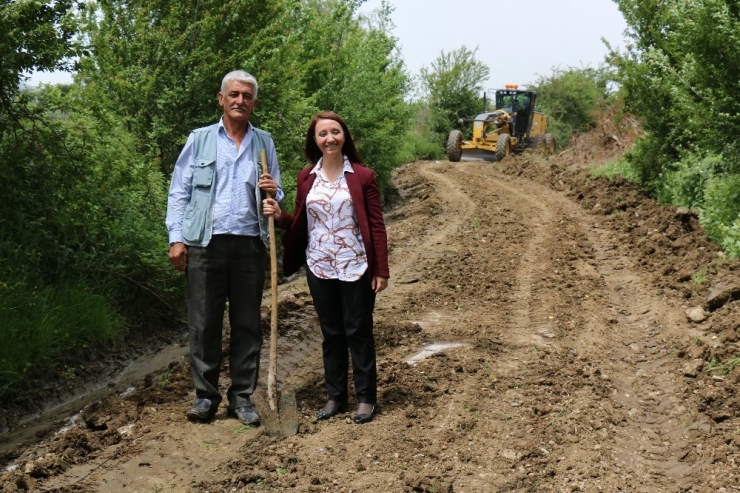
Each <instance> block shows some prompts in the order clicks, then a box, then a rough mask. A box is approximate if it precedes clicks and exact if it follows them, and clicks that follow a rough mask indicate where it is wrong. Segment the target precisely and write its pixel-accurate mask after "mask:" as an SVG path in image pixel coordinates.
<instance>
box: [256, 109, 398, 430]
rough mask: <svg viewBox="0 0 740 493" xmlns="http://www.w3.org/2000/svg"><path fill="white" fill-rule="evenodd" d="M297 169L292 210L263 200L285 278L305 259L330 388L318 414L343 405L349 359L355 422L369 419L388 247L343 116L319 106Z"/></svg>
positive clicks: (371, 180)
mask: <svg viewBox="0 0 740 493" xmlns="http://www.w3.org/2000/svg"><path fill="white" fill-rule="evenodd" d="M305 154H306V157H307V158H308V160H309V161H310V162H311V165H310V166H309V167H307V168H305V169H303V170H302V171H301V172H300V173H298V179H297V190H296V202H295V215H291V214H288V213H287V212H285V211H281V210H280V206H279V205H278V203H277V202H276V201H274V200H272V199H266V200H265V201H264V204H263V206H264V213H265V215H272V216H273V218H274V220H275V222H276V224H277V225H278V227H280V228H283V229H287V230H288V231H287V233H286V234H285V235H284V236H283V247H284V256H283V270H284V273H285V275H286V276H289V275H291V274H293V273H295V272H296V271H297V270H298V269H299V268H300V267H301V266H302V265H306V267H307V268H306V278H307V280H308V287H309V290H310V291H311V296H312V297H313V301H314V306H315V307H316V313H317V314H318V317H319V323H320V325H321V332H322V334H323V336H324V342H323V355H324V374H325V379H326V390H327V392H328V394H329V397H328V400H327V402H326V405H325V406H324V408H323V409H322V410H321V411H319V413H318V414H317V417H318V419H329V418H331V417H332V416H334V415H336V414H338V413H340V412H346V411H347V401H348V387H347V380H348V373H349V364H348V356H347V349H348V348H349V352H350V353H351V354H352V371H353V375H354V382H355V390H356V393H357V402H358V406H357V412H356V413H355V416H354V421H355V423H358V424H360V423H367V422H369V421H371V420H372V419H373V416H374V414H375V411H376V402H377V371H376V365H375V340H374V338H373V308H374V306H375V295H376V294H377V293H380V292H381V291H383V290H384V289H385V288H386V287H387V286H388V277H389V271H388V245H387V239H386V232H385V223H384V222H383V209H382V207H381V204H380V190H379V189H378V183H377V180H376V178H375V173H374V172H373V171H372V170H371V169H369V168H367V167H365V164H364V162H363V161H362V158H361V157H360V154H359V153H358V152H357V149H356V148H355V144H354V141H353V140H352V135H351V134H350V132H349V128H347V124H346V123H345V122H344V120H343V119H342V117H340V116H339V115H337V114H336V113H334V112H331V111H324V112H321V113H319V114H317V115H316V116H314V118H313V119H312V120H311V125H310V126H309V127H308V132H307V133H306V148H305Z"/></svg>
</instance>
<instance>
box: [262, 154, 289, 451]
mask: <svg viewBox="0 0 740 493" xmlns="http://www.w3.org/2000/svg"><path fill="white" fill-rule="evenodd" d="M260 161H261V162H262V173H269V171H268V169H267V156H266V154H265V150H264V149H262V150H261V151H260ZM266 195H267V197H268V198H270V194H269V193H268V194H266ZM267 226H268V232H269V234H270V293H271V307H270V364H269V367H268V372H267V403H268V405H269V408H270V409H269V411H268V412H262V413H260V414H261V416H260V418H261V421H262V426H264V428H265V430H266V431H267V432H268V433H269V434H271V435H277V436H280V435H295V434H296V433H297V432H298V409H297V405H296V399H295V394H294V393H292V392H283V394H282V395H280V394H279V393H278V389H277V338H278V318H277V317H278V289H277V285H278V283H277V281H278V279H277V253H276V248H275V220H274V219H273V217H272V216H270V217H268V218H267ZM257 397H258V399H259V396H257ZM258 404H259V402H258ZM260 407H264V406H260ZM265 411H267V410H265Z"/></svg>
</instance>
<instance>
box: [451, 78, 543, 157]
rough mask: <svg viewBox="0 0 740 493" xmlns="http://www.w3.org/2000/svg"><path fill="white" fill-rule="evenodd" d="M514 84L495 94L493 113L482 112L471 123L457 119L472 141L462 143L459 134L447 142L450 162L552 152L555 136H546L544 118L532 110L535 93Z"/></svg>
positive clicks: (462, 140) (463, 140) (459, 132)
mask: <svg viewBox="0 0 740 493" xmlns="http://www.w3.org/2000/svg"><path fill="white" fill-rule="evenodd" d="M518 87H519V86H517V85H516V84H506V86H505V89H498V90H497V91H496V101H495V103H496V106H495V108H496V109H495V110H494V111H486V109H485V108H486V103H485V95H484V96H483V100H484V102H483V107H484V112H483V113H481V114H480V115H478V116H476V117H475V118H473V119H472V120H470V119H467V118H461V119H460V120H459V122H460V123H461V124H472V129H473V138H472V139H470V140H465V139H464V138H463V133H462V132H461V131H460V130H453V131H451V132H450V135H449V137H448V138H447V144H446V150H447V158H448V159H449V160H450V161H455V162H457V161H460V159H462V158H463V157H465V158H466V159H469V158H470V159H485V160H487V161H501V160H502V159H504V158H505V157H507V156H508V155H509V154H511V153H512V152H513V153H520V152H522V151H524V150H526V149H534V150H537V151H539V152H542V153H544V154H553V153H554V152H555V136H554V135H553V134H551V133H547V123H548V121H547V116H545V115H544V114H543V113H542V112H541V111H537V110H536V109H535V102H536V100H537V93H536V92H534V91H523V90H519V89H518Z"/></svg>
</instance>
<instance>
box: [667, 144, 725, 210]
mask: <svg viewBox="0 0 740 493" xmlns="http://www.w3.org/2000/svg"><path fill="white" fill-rule="evenodd" d="M721 165H722V157H721V156H716V155H710V156H707V157H703V158H702V157H700V156H698V155H695V154H691V155H688V156H687V157H685V158H684V159H682V160H681V161H679V162H678V164H676V165H675V166H674V167H673V169H671V170H669V171H666V172H665V173H664V175H663V179H662V186H661V188H660V189H658V191H657V198H658V200H659V201H660V202H662V203H666V204H679V205H683V206H685V207H688V208H690V209H698V208H701V207H702V206H703V205H704V192H705V188H706V186H707V182H708V181H709V180H710V179H711V178H712V177H713V176H715V173H716V172H717V170H718V169H720V168H721Z"/></svg>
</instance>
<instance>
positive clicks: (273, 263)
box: [260, 149, 278, 411]
mask: <svg viewBox="0 0 740 493" xmlns="http://www.w3.org/2000/svg"><path fill="white" fill-rule="evenodd" d="M260 160H261V161H262V173H268V170H267V155H266V154H265V150H264V149H262V150H261V151H260ZM265 194H266V195H267V198H271V194H270V193H269V192H265ZM267 227H268V232H269V233H270V292H271V295H272V296H271V298H272V303H271V309H270V366H269V367H268V372H267V399H268V402H269V404H270V409H272V410H273V411H275V410H276V409H277V405H276V404H275V400H276V398H277V336H278V318H277V316H278V291H277V280H278V279H277V254H276V252H275V220H274V219H273V217H272V216H269V217H268V218H267Z"/></svg>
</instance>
